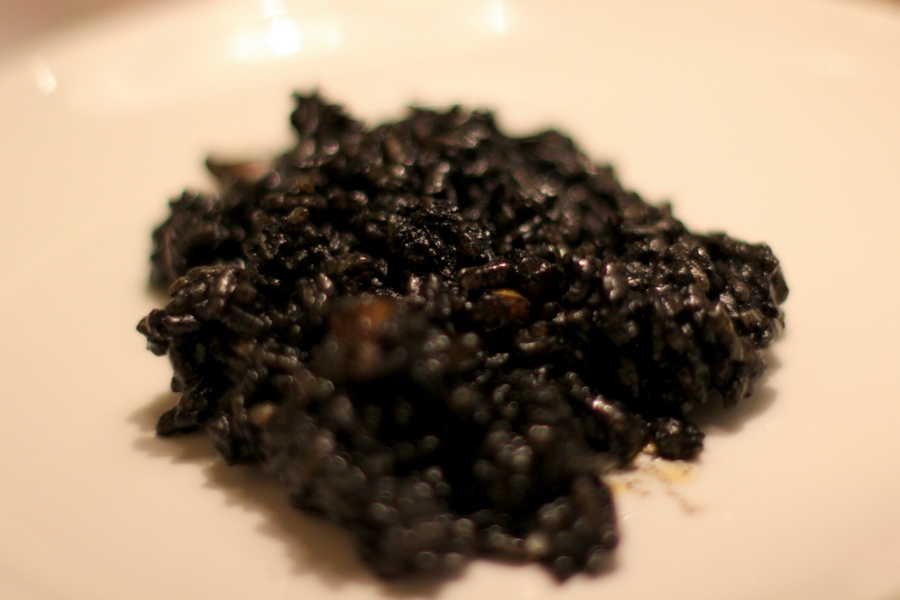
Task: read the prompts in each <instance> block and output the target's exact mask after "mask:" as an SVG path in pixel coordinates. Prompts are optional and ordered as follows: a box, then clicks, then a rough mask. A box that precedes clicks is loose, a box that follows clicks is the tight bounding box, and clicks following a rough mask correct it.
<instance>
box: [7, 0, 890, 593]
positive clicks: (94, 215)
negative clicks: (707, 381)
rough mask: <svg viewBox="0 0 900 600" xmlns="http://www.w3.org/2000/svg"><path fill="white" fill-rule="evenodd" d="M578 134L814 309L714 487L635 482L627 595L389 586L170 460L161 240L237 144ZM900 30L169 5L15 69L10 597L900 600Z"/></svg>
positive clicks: (864, 13) (669, 469)
mask: <svg viewBox="0 0 900 600" xmlns="http://www.w3.org/2000/svg"><path fill="white" fill-rule="evenodd" d="M314 86H319V87H320V88H321V90H322V91H323V92H324V93H325V94H326V95H328V96H329V97H330V98H332V99H334V100H336V101H340V102H343V103H345V104H346V105H347V106H348V107H349V108H350V110H352V111H354V112H357V113H360V114H362V115H365V116H367V117H368V118H370V119H372V120H375V119H378V118H385V117H396V116H399V115H400V114H401V112H402V109H401V107H402V106H403V105H405V104H407V103H410V102H418V103H426V104H446V103H451V102H464V103H467V104H470V105H477V106H482V107H487V108H493V109H497V110H498V111H499V115H500V120H501V123H502V124H503V125H504V126H505V127H507V128H509V129H510V130H511V131H513V132H525V131H529V130H533V129H536V128H538V127H544V126H548V125H555V126H557V127H559V128H562V129H563V130H565V131H568V132H569V133H571V134H572V135H573V136H574V137H575V138H576V139H577V140H578V141H579V142H580V143H581V144H582V145H583V146H584V147H585V148H586V149H587V150H588V151H589V152H590V153H591V154H592V155H593V156H594V157H596V158H597V159H598V160H600V159H610V160H612V161H613V162H615V163H616V164H617V165H618V166H619V169H620V172H621V174H622V176H623V178H624V179H625V181H626V183H627V184H628V185H630V186H632V187H634V188H636V189H637V190H639V191H640V192H641V193H642V194H643V195H645V197H647V198H649V199H651V200H663V199H667V198H671V199H672V200H673V201H674V203H675V208H676V213H677V214H678V215H679V216H681V217H682V218H683V219H685V220H686V221H687V222H688V224H689V225H690V226H692V227H694V228H697V229H701V230H708V229H726V230H728V231H729V232H731V233H733V234H734V235H736V236H739V237H743V238H745V239H748V240H753V241H762V240H764V241H766V242H768V243H769V244H770V245H771V246H772V247H773V248H774V249H775V251H776V253H777V254H778V255H779V256H780V257H781V259H782V262H783V265H784V270H785V273H786V275H787V278H788V282H789V284H790V286H791V296H790V299H789V300H788V302H787V304H786V307H785V308H786V311H787V332H786V335H785V337H784V338H783V339H782V340H781V341H779V342H778V343H777V344H776V345H775V347H774V352H773V355H772V356H773V362H774V366H773V368H772V370H771V375H770V376H769V377H768V378H767V379H766V380H765V382H764V383H763V385H761V386H760V388H759V391H758V393H757V394H756V395H755V396H754V397H753V398H751V399H749V400H748V401H747V402H746V403H745V404H744V405H743V407H742V408H740V409H739V410H738V411H737V412H736V413H733V414H726V415H718V418H707V419H706V421H707V425H706V427H707V431H708V432H709V434H710V435H709V437H708V439H707V444H706V450H705V452H704V454H703V456H702V459H701V460H700V461H699V463H698V464H696V465H692V466H687V467H684V466H679V465H664V464H657V463H653V464H649V465H645V466H644V468H642V469H641V470H640V471H639V472H638V473H633V474H630V475H627V476H624V477H622V478H621V479H619V480H617V482H616V490H617V493H616V498H617V502H618V507H619V511H620V519H621V527H622V535H623V538H622V545H621V547H620V549H619V550H618V552H617V558H616V566H615V568H614V569H613V570H612V571H611V572H610V573H607V574H605V575H603V576H601V577H597V578H588V577H576V578H574V579H572V580H570V581H569V582H568V583H566V584H564V585H558V584H556V583H555V582H554V581H553V580H552V579H551V578H550V577H549V576H548V574H547V573H546V572H545V571H544V570H543V569H541V568H539V567H537V566H533V565H532V566H525V567H512V566H504V565H498V564H495V563H490V562H486V561H476V562H475V563H474V564H472V565H471V567H470V568H469V569H468V570H467V571H466V572H465V574H464V575H463V576H462V577H461V578H459V579H457V580H454V581H450V582H448V583H446V584H444V585H441V586H433V587H427V586H422V585H418V584H407V585H388V584H385V583H382V582H379V581H378V580H376V579H375V578H373V577H372V576H371V575H370V574H369V572H368V571H367V570H366V569H365V567H364V566H363V565H362V564H361V563H360V562H359V560H358V559H356V558H355V557H354V555H353V552H352V549H351V545H350V543H349V541H348V540H347V539H346V538H345V537H344V536H343V534H342V533H340V532H339V531H337V530H336V529H334V528H332V527H331V526H328V525H325V524H322V523H320V522H318V521H315V520H312V519H309V518H306V517H304V516H301V515H298V514H295V513H294V511H292V510H291V509H290V508H289V507H288V505H287V501H286V499H285V497H284V494H283V493H282V492H281V490H280V489H279V488H278V487H277V486H276V485H273V484H272V483H271V482H270V481H268V480H266V479H264V478H262V477H259V476H258V475H257V474H256V473H255V472H254V471H253V470H252V469H248V468H233V469H229V468H227V467H224V466H223V465H222V463H221V461H219V460H218V459H217V458H216V457H215V456H214V455H213V453H212V452H211V450H210V448H209V445H208V443H207V442H206V441H205V440H204V439H203V438H202V437H197V438H189V439H186V440H160V439H157V438H155V437H154V436H153V433H152V427H153V423H154V421H155V418H156V416H157V415H158V414H159V413H160V412H161V411H162V410H164V409H165V408H166V407H168V406H169V405H170V404H171V402H172V401H173V398H172V397H171V396H170V395H169V394H167V393H166V390H167V383H168V377H169V374H170V373H169V367H168V365H167V363H166V361H164V360H162V359H158V358H155V357H153V356H152V355H151V354H150V353H148V352H146V350H145V349H144V340H143V339H142V337H141V336H140V335H139V334H137V333H136V332H135V330H134V328H135V324H136V323H137V321H138V320H139V318H140V317H141V316H142V315H143V314H145V313H146V312H148V311H149V310H150V309H151V308H152V307H153V306H154V305H155V304H156V303H158V302H159V301H160V299H159V298H155V297H153V296H152V295H151V294H150V293H148V292H147V290H146V288H145V282H146V277H147V270H148V264H147V255H148V252H149V247H150V246H149V232H150V230H151V228H152V226H153V225H154V224H155V223H157V222H158V221H159V220H160V219H162V218H163V217H164V215H165V213H166V206H165V202H166V200H167V199H168V198H170V197H173V196H175V195H177V194H178V193H179V192H180V190H181V189H182V188H183V187H185V186H192V187H196V186H206V185H208V182H207V180H206V179H205V176H204V175H203V171H202V167H201V163H202V160H203V158H204V157H205V155H206V154H207V153H208V152H210V151H215V152H218V153H225V154H237V155H246V154H254V153H271V152H275V151H277V150H280V149H282V148H284V147H286V146H287V144H288V143H290V141H291V136H290V132H289V130H288V127H287V115H288V111H289V109H290V106H291V101H290V98H289V93H290V92H291V91H292V90H293V89H299V90H309V89H311V88H312V87H314ZM898 107H900V10H898V7H897V5H896V4H887V3H885V4H877V3H873V4H867V3H859V2H847V3H840V2H828V1H821V2H813V1H806V0H748V1H741V0H734V1H732V2H720V1H718V0H688V1H685V2H679V3H670V2H665V1H651V0H640V1H634V2H627V3H626V2H615V1H609V2H605V1H603V2H590V3H589V2H581V3H579V2H574V1H573V2H554V3H552V4H551V3H543V4H538V3H537V2H512V1H504V0H462V1H457V2H452V3H450V2H448V3H439V2H421V1H419V0H403V1H400V2H369V1H362V0H360V1H351V0H345V1H343V2H339V1H330V2H325V1H322V2H308V1H307V2H297V3H291V2H289V1H288V0H285V1H284V2H279V1H277V0H267V1H263V2H256V1H250V0H245V1H243V2H237V1H218V2H208V3H195V2H189V3H172V4H171V5H168V6H166V5H150V6H147V7H145V8H142V9H136V10H134V11H132V12H126V13H121V14H118V15H116V16H114V17H112V18H110V19H109V20H107V21H104V22H95V23H92V24H89V25H85V26H83V27H82V28H80V29H77V30H72V31H69V32H67V33H66V35H64V36H54V37H53V38H51V39H47V40H44V41H43V42H41V43H39V44H36V45H34V46H32V47H31V48H28V49H24V50H23V51H22V52H20V53H19V54H18V55H17V56H15V57H7V59H6V61H5V62H4V64H3V66H2V67H0V142H2V145H0V153H2V160H0V203H2V209H3V218H2V219H0V256H2V257H3V262H2V266H0V344H2V347H0V369H2V372H0V375H2V379H0V381H2V397H0V485H2V488H0V597H2V598H9V599H28V600H33V599H38V598H57V599H76V598H91V599H93V600H106V599H110V600H112V599H121V598H129V599H141V598H188V599H192V600H203V599H231V598H310V599H312V598H316V599H318V598H322V599H326V598H342V599H346V598H360V599H362V598H394V597H411V596H418V595H426V596H429V597H434V598H440V599H448V600H449V599H466V600H478V599H483V598H495V597H497V596H502V597H504V598H510V599H513V598H515V599H532V598H548V597H551V594H552V596H553V597H555V598H560V599H566V600H575V599H587V598H591V599H592V600H600V599H603V598H616V599H628V598H667V599H676V600H677V599H685V600H687V599H691V600H697V599H716V600H718V599H722V598H731V599H737V600H741V599H747V600H749V599H758V598H793V599H796V598H814V599H818V600H822V599H860V600H883V599H887V598H898V597H900V508H898V507H900V469H898V468H897V460H896V457H897V454H898V452H900V393H898V392H900V386H898V383H897V381H898V379H897V376H896V374H895V373H894V371H893V369H894V363H895V361H896V359H897V356H898V351H897V348H898V339H900V317H898V312H900V309H898V300H897V299H898V294H900V284H898V276H900V273H898V268H897V259H898V257H900V243H898V235H897V224H898V222H900V209H898V206H900V169H898V168H897V161H898V159H900V108H898Z"/></svg>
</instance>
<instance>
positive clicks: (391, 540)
mask: <svg viewBox="0 0 900 600" xmlns="http://www.w3.org/2000/svg"><path fill="white" fill-rule="evenodd" d="M291 122H292V124H293V126H294V128H295V129H296V130H297V134H298V142H297V145H296V147H294V148H292V149H291V150H290V151H288V152H287V153H285V154H284V155H282V156H280V157H278V158H277V159H275V160H274V161H273V162H272V163H271V164H266V163H253V164H249V165H241V164H235V165H229V164H227V163H223V162H220V161H211V162H210V165H209V166H210V170H211V171H212V172H213V173H214V174H215V175H216V177H217V178H218V180H219V183H220V193H219V194H218V195H207V194H198V193H192V192H186V193H184V194H183V195H182V196H181V197H180V198H179V199H177V200H175V201H173V202H172V204H171V216H170V217H169V218H168V220H167V221H166V222H165V223H163V224H162V225H161V226H160V227H159V228H158V229H157V230H156V231H155V232H154V234H153V239H154V242H155V247H154V252H153V257H152V264H153V271H152V281H153V283H154V284H155V285H157V286H169V290H170V295H171V300H170V301H169V303H168V305H167V306H166V307H165V308H163V309H161V310H154V311H153V312H151V313H150V314H149V315H148V316H147V317H145V318H144V319H143V320H142V321H141V323H140V325H139V326H138V329H139V330H140V331H141V333H143V334H144V335H145V336H146V337H147V340H148V344H149V348H150V349H151V350H152V351H153V352H154V353H156V354H158V355H163V354H168V356H169V358H170V359H171V362H172V365H173V368H174V373H175V374H174V377H173V379H172V389H173V390H175V391H176V392H181V399H180V401H179V403H178V405H177V406H175V407H174V408H172V409H171V410H169V411H168V412H166V413H165V414H163V415H162V416H161V417H160V419H159V423H158V432H159V434H160V435H173V434H176V433H182V432H188V431H192V430H195V429H198V428H203V429H205V430H206V431H207V432H208V433H209V435H210V436H211V438H212V440H213V442H214V443H215V446H216V448H217V449H218V451H219V452H220V453H221V454H222V456H223V457H224V458H225V460H227V461H228V462H230V463H233V462H255V463H259V464H260V465H262V467H263V468H264V469H265V470H267V471H269V472H271V473H274V474H275V475H277V476H278V477H279V478H280V479H281V480H282V481H283V482H284V483H285V484H286V486H287V488H288V490H289V492H290V496H291V499H292V501H293V503H294V504H295V505H296V506H298V507H300V508H302V509H304V510H307V511H310V512H313V513H318V514H321V515H324V516H325V517H326V518H328V519H330V520H332V521H334V522H337V523H339V524H341V525H342V526H344V527H345V528H347V529H348V530H349V531H350V532H352V534H353V535H354V536H355V538H356V540H357V541H358V544H359V548H360V552H361V554H362V556H363V557H364V559H365V560H366V561H368V562H369V563H370V564H371V565H372V566H373V567H374V569H375V570H376V571H377V572H378V573H379V574H381V575H382V576H385V577H395V576H401V575H405V574H411V573H422V572H425V573H428V572H434V573H442V572H452V571H455V570H458V569H459V568H460V567H461V566H462V565H464V564H465V562H466V561H467V560H468V559H470V558H471V557H474V556H493V557H500V558H504V559H515V560H520V559H521V560H538V561H541V562H543V563H545V564H546V565H547V566H548V567H549V568H550V569H551V570H552V571H553V573H554V574H555V575H556V576H558V577H559V578H566V577H568V576H570V575H572V574H573V573H576V572H578V571H593V572H595V571H597V570H599V569H601V567H602V566H603V564H604V562H605V559H606V557H607V555H608V553H609V552H610V551H611V550H612V549H613V548H614V547H615V546H616V544H617V540H618V535H617V529H616V522H615V513H614V508H613V503H612V498H611V495H610V492H609V489H608V488H607V486H606V485H605V484H604V483H603V481H602V479H601V477H602V475H603V474H604V473H605V472H608V470H609V469H612V468H616V467H621V466H626V465H628V464H629V463H630V462H631V461H632V460H633V459H634V457H635V455H636V454H637V453H638V452H639V451H641V450H642V449H643V448H645V447H647V448H655V451H656V452H657V453H658V455H659V456H661V457H664V458H668V459H692V458H694V457H695V456H696V455H697V453H698V452H699V451H700V449H701V447H702V440H703V435H702V433H701V432H700V431H699V430H698V429H697V428H696V427H695V426H694V425H693V424H691V423H690V422H688V421H687V420H686V417H687V416H688V415H689V414H690V413H691V412H692V411H693V410H694V409H695V408H696V407H698V406H700V405H702V404H704V403H708V402H715V403H724V404H725V405H727V406H731V405H734V404H735V403H736V402H738V401H739V400H741V399H742V398H744V397H745V396H747V395H749V394H750V393H751V391H752V388H753V383H754V381H755V380H756V379H757V378H758V377H759V376H760V375H761V374H762V372H763V370H764V368H765V364H764V362H763V357H762V350H763V349H764V348H766V347H767V346H768V345H769V344H770V343H771V342H772V341H773V340H774V339H775V337H776V336H777V334H778V333H779V332H780V330H781V328H782V326H783V317H782V313H781V311H780V309H779V306H778V305H779V304H780V303H781V302H782V301H784V299H785V297H786V296H787V287H786V285H785V282H784V279H783V278H782V275H781V272H780V270H779V266H778V261H777V260H776V259H775V257H774V256H773V255H772V253H771V251H770V250H769V248H768V247H767V246H765V245H755V244H747V243H744V242H740V241H737V240H734V239H731V238H729V237H727V236H725V235H724V234H714V235H699V234H695V233H691V232H690V231H688V230H687V229H686V228H685V227H684V225H683V224H682V223H681V222H680V221H678V220H677V219H675V218H674V217H673V216H672V215H671V213H670V210H669V208H668V207H666V206H663V207H655V206H652V205H650V204H647V203H646V202H644V201H643V200H642V199H641V198H640V197H639V196H638V195H637V194H635V193H634V192H631V191H628V190H626V189H624V188H623V187H622V186H621V184H620V183H619V181H618V180H617V179H616V177H615V175H614V173H613V171H612V169H611V168H610V167H609V166H603V165H596V164H594V163H592V162H591V161H590V160H589V159H588V158H586V157H585V156H584V155H583V154H582V153H581V152H580V151H579V150H578V149H577V148H576V147H575V146H574V145H573V143H572V142H571V141H570V140H569V139H568V138H566V137H564V136H563V135H561V134H560V133H557V132H555V131H547V132H544V133H540V134H537V135H533V136H529V137H522V138H510V137H507V136H505V135H504V134H502V133H501V132H500V131H498V129H497V127H496V126H495V124H494V120H493V118H492V116H491V114H489V113H486V112H469V111H466V110H463V109H461V108H458V107H455V108H451V109H449V110H447V111H446V112H436V111H432V110H424V109H412V110H411V111H410V113H409V115H408V117H407V118H406V119H404V120H400V121H397V122H395V123H387V124H384V125H380V126H378V127H375V128H374V129H367V128H366V127H365V126H364V125H363V124H362V123H361V122H359V121H357V120H355V119H353V118H351V117H350V116H348V115H347V113H345V112H344V111H343V110H342V109H341V108H340V107H338V106H335V105H330V104H328V103H326V102H324V101H323V100H322V99H321V98H320V97H319V96H318V95H315V94H313V95H310V96H298V97H297V107H296V110H295V111H294V112H293V114H292V116H291ZM650 442H652V444H650Z"/></svg>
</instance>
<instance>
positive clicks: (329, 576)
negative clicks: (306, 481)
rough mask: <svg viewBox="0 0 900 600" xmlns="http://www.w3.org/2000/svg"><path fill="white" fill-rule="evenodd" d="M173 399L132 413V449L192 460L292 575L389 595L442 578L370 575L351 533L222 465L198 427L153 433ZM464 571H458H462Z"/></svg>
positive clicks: (413, 591)
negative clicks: (250, 517) (251, 520)
mask: <svg viewBox="0 0 900 600" xmlns="http://www.w3.org/2000/svg"><path fill="white" fill-rule="evenodd" d="M177 400H178V394H174V393H165V394H160V395H159V396H157V397H156V398H154V399H153V401H151V402H150V403H149V404H147V405H146V406H144V407H141V408H140V409H138V410H137V411H135V412H134V413H133V414H132V415H131V416H130V418H129V419H128V420H129V422H131V423H133V424H135V425H137V427H138V428H139V429H140V431H141V432H142V433H143V434H145V435H142V436H140V437H139V438H138V439H137V440H136V441H135V442H134V447H135V448H136V449H137V450H138V451H140V452H142V453H145V454H147V455H149V456H152V457H154V458H168V459H169V460H170V461H171V462H173V463H196V464H198V466H200V467H201V468H202V471H203V473H204V475H205V476H206V478H207V483H206V484H205V486H204V487H206V488H209V489H212V490H217V491H219V492H221V493H223V494H224V495H225V502H226V504H227V505H229V506H234V507H238V508H241V509H243V510H244V511H247V512H252V513H255V514H260V515H263V516H264V517H265V519H264V521H263V522H262V523H261V524H260V525H259V531H260V533H262V534H263V535H265V536H267V537H270V538H272V539H275V540H277V541H278V542H280V543H282V544H283V545H284V549H285V552H286V553H287V555H288V557H289V558H290V559H291V561H292V563H294V564H295V565H296V567H295V572H297V573H315V574H316V575H317V576H318V577H319V578H321V580H322V581H323V582H324V583H325V584H326V585H327V586H329V587H330V588H332V589H340V588H342V587H343V586H345V585H347V584H348V583H368V584H371V585H372V586H374V587H377V588H380V591H381V595H383V596H385V597H392V598H403V597H431V596H434V595H435V594H436V593H437V592H438V591H439V589H440V587H441V585H442V584H444V583H447V582H449V581H452V579H453V578H447V577H442V578H438V577H409V578H405V579H398V580H384V579H380V578H378V577H376V576H375V575H374V574H373V573H372V571H371V569H370V568H369V567H368V565H366V564H365V563H364V562H363V561H362V559H361V558H360V557H359V552H358V550H357V548H356V546H355V543H354V541H353V538H352V536H351V535H350V533H349V532H347V531H345V530H344V529H343V528H342V527H340V526H339V525H337V524H334V523H331V522H329V521H327V520H326V519H324V518H319V517H316V516H314V515H310V514H308V513H305V512H302V511H301V510H299V509H297V508H295V507H294V506H292V505H291V502H290V499H289V497H288V494H287V491H286V489H285V487H284V486H283V485H282V484H281V483H280V482H279V481H278V480H277V478H275V477H274V476H272V475H270V474H268V473H265V472H263V471H262V470H261V469H260V468H259V467H258V466H257V465H231V466H230V465H228V464H227V463H226V462H225V461H224V460H223V459H222V458H221V457H220V456H219V455H218V453H216V451H215V449H214V448H213V445H212V442H211V441H210V439H209V438H208V437H207V436H206V435H205V433H204V432H203V431H198V432H196V433H193V434H187V435H178V436H172V437H158V436H157V435H156V420H157V419H158V418H159V415H161V414H162V413H163V412H165V411H166V410H167V409H169V408H171V407H172V406H173V405H174V404H175V403H176V402H177ZM463 572H464V571H463Z"/></svg>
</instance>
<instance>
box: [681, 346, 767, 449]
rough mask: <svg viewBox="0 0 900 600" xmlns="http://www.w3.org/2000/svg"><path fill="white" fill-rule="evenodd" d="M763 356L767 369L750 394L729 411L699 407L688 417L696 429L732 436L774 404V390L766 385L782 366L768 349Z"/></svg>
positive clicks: (717, 406)
mask: <svg viewBox="0 0 900 600" xmlns="http://www.w3.org/2000/svg"><path fill="white" fill-rule="evenodd" d="M764 356H765V361H766V364H767V365H768V368H767V369H766V372H765V373H763V375H762V376H761V377H760V378H759V379H758V380H757V381H756V384H755V386H754V389H753V393H752V394H750V396H748V397H746V398H744V399H743V400H741V401H740V402H738V403H737V405H736V406H733V407H730V408H728V407H725V406H724V405H723V404H722V403H721V402H716V403H712V402H709V403H707V404H704V405H702V406H700V407H699V408H697V410H695V411H694V412H693V413H691V415H690V419H691V420H692V421H693V422H694V424H695V425H697V427H699V428H700V429H701V430H702V431H703V432H704V433H706V434H708V435H732V434H735V433H738V432H739V431H740V430H741V429H743V428H744V425H745V424H746V423H748V422H749V421H752V420H753V419H755V418H757V417H759V416H761V415H762V414H764V413H765V412H766V411H767V410H768V409H769V408H770V407H771V406H772V405H773V404H775V397H776V396H777V390H776V389H775V388H774V387H772V386H770V385H769V383H768V382H769V379H770V377H771V376H772V374H773V373H774V372H775V371H777V370H778V369H779V368H780V367H781V362H780V361H779V360H778V358H777V357H776V356H775V353H774V352H773V351H772V349H771V348H770V349H767V350H765V352H764Z"/></svg>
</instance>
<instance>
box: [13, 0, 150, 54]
mask: <svg viewBox="0 0 900 600" xmlns="http://www.w3.org/2000/svg"><path fill="white" fill-rule="evenodd" d="M154 1H160V0H0V55H3V54H6V53H8V52H9V51H11V50H12V49H13V48H15V47H16V46H18V45H20V44H23V43H25V42H27V41H28V40H29V39H31V38H34V37H38V36H40V35H43V34H45V33H49V32H52V31H53V30H55V29H57V28H60V27H65V26H67V25H69V24H70V23H74V22H77V21H80V20H83V19H88V18H91V17H92V16H94V15H96V14H98V13H101V12H103V11H106V10H113V9H115V8H117V7H122V6H125V5H128V4H141V3H149V2H154ZM162 1H166V0H162Z"/></svg>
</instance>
